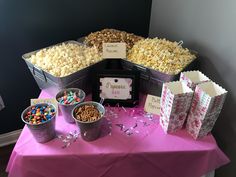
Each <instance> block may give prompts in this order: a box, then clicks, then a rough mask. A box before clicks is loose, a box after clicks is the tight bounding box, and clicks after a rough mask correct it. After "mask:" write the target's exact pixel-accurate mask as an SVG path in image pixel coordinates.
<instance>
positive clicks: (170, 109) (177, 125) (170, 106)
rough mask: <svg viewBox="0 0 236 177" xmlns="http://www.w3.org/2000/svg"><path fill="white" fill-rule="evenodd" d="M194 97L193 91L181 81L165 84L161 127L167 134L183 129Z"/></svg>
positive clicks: (162, 98)
mask: <svg viewBox="0 0 236 177" xmlns="http://www.w3.org/2000/svg"><path fill="white" fill-rule="evenodd" d="M192 97H193V91H192V89H190V88H189V87H188V86H187V85H186V84H185V83H183V82H181V81H175V82H169V83H164V84H163V86H162V95H161V106H160V107H161V111H160V125H161V126H162V128H163V130H164V131H165V132H166V133H173V132H175V131H177V130H179V129H181V128H182V127H183V124H184V122H185V119H186V117H187V113H188V111H189V108H190V105H191V102H192Z"/></svg>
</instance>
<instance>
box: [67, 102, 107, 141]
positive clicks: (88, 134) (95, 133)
mask: <svg viewBox="0 0 236 177" xmlns="http://www.w3.org/2000/svg"><path fill="white" fill-rule="evenodd" d="M84 105H93V106H94V107H95V108H96V109H97V110H98V111H99V113H100V117H99V118H98V119H97V120H95V121H91V122H83V121H80V120H78V119H76V110H77V109H78V108H79V107H82V106H84ZM104 114H105V108H104V107H103V105H102V104H100V103H97V102H93V101H88V102H84V103H80V104H78V105H76V106H75V108H74V109H73V110H72V117H73V118H74V120H75V122H76V124H77V126H78V127H79V129H80V133H81V137H82V138H83V139H84V140H85V141H93V140H96V139H97V138H99V136H100V133H101V125H102V121H103V116H104Z"/></svg>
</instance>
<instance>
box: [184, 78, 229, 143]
mask: <svg viewBox="0 0 236 177" xmlns="http://www.w3.org/2000/svg"><path fill="white" fill-rule="evenodd" d="M226 95H227V91H226V90H225V89H223V88H222V87H221V86H219V85H218V84H216V83H214V82H212V81H210V82H205V83H201V84H199V85H197V86H196V89H195V93H194V96H193V102H192V105H191V108H190V112H189V115H188V118H187V125H186V128H187V131H188V133H189V134H191V135H192V136H193V137H194V139H197V138H201V137H204V136H206V135H207V134H208V133H209V132H211V130H212V128H213V126H214V124H215V122H216V120H217V118H218V116H219V114H220V112H221V109H222V107H223V104H224V101H225V98H226Z"/></svg>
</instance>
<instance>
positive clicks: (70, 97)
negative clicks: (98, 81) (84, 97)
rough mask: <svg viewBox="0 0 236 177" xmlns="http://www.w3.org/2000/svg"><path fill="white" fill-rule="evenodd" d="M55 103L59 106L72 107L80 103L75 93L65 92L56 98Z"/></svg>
mask: <svg viewBox="0 0 236 177" xmlns="http://www.w3.org/2000/svg"><path fill="white" fill-rule="evenodd" d="M57 101H58V102H59V103H60V104H64V105H73V104H76V103H79V102H80V101H81V98H80V97H79V96H78V93H77V92H73V91H69V92H67V91H65V92H64V95H63V96H62V97H60V98H58V99H57Z"/></svg>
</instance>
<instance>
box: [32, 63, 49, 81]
mask: <svg viewBox="0 0 236 177" xmlns="http://www.w3.org/2000/svg"><path fill="white" fill-rule="evenodd" d="M35 69H37V70H38V71H40V73H41V75H42V76H43V78H42V76H39V78H40V79H43V81H44V82H47V77H46V75H45V73H44V71H43V70H42V69H39V68H37V67H36V66H33V75H34V76H37V75H36V72H35Z"/></svg>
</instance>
